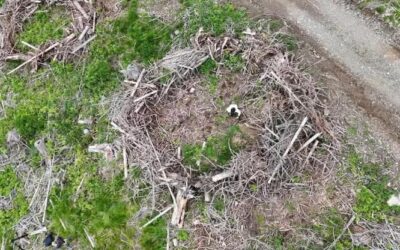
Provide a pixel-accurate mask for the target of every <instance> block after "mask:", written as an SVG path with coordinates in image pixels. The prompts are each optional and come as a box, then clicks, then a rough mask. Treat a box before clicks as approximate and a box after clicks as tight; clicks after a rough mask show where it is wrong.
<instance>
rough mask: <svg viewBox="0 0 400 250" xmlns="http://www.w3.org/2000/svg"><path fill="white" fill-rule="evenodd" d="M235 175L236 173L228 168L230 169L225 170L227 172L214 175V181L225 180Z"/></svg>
mask: <svg viewBox="0 0 400 250" xmlns="http://www.w3.org/2000/svg"><path fill="white" fill-rule="evenodd" d="M233 175H234V173H233V172H232V171H231V170H228V171H225V172H222V173H219V174H216V175H214V176H213V177H212V181H213V182H218V181H221V180H224V179H226V178H230V177H232V176H233Z"/></svg>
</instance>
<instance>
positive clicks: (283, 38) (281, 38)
mask: <svg viewBox="0 0 400 250" xmlns="http://www.w3.org/2000/svg"><path fill="white" fill-rule="evenodd" d="M276 39H277V41H278V42H279V43H282V44H283V45H285V47H286V49H287V50H288V51H295V50H297V49H298V45H297V41H296V39H295V38H294V37H293V36H290V35H287V34H283V33H279V34H277V36H276Z"/></svg>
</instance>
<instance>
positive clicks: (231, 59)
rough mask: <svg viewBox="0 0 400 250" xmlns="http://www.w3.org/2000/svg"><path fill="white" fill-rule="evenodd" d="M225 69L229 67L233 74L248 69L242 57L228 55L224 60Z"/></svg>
mask: <svg viewBox="0 0 400 250" xmlns="http://www.w3.org/2000/svg"><path fill="white" fill-rule="evenodd" d="M223 62H224V65H225V67H227V68H228V69H229V70H231V71H232V72H240V71H242V70H243V69H245V67H246V62H245V61H244V59H243V58H242V57H241V55H233V54H230V53H226V54H225V55H224V58H223Z"/></svg>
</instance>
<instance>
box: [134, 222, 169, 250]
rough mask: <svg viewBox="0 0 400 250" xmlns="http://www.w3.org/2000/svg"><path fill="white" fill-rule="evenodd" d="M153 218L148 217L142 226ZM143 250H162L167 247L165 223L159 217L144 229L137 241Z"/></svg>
mask: <svg viewBox="0 0 400 250" xmlns="http://www.w3.org/2000/svg"><path fill="white" fill-rule="evenodd" d="M152 218H153V217H149V218H148V219H147V220H146V221H145V222H144V223H143V224H145V223H146V222H147V221H148V220H150V219H152ZM139 243H140V246H141V248H142V249H143V250H163V249H165V247H166V245H167V222H166V220H165V219H164V218H163V217H161V218H159V219H157V220H156V221H155V222H153V223H152V224H150V225H148V226H147V227H145V228H144V229H143V231H142V234H141V236H140V239H139Z"/></svg>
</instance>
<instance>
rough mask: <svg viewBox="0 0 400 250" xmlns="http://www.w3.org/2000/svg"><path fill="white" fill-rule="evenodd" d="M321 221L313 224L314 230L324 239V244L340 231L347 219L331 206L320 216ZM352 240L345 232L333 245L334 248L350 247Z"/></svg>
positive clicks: (329, 241) (331, 240) (326, 244)
mask: <svg viewBox="0 0 400 250" xmlns="http://www.w3.org/2000/svg"><path fill="white" fill-rule="evenodd" d="M320 219H321V221H320V222H319V223H318V224H316V225H314V226H313V229H314V230H313V231H314V232H316V233H317V234H318V235H319V236H320V237H321V238H322V239H323V241H324V245H325V246H328V245H330V244H331V243H332V242H333V241H334V240H335V239H336V238H337V237H338V236H339V234H340V233H341V232H342V230H343V228H344V226H345V225H346V223H347V219H346V218H345V217H344V216H343V215H341V214H340V213H339V212H338V211H337V210H336V209H334V208H332V209H330V210H328V211H326V212H324V213H323V214H321V216H320ZM351 247H352V242H351V238H350V235H348V234H347V233H345V234H344V235H343V236H342V237H341V239H340V241H339V242H338V243H337V244H336V245H335V249H340V250H344V249H351Z"/></svg>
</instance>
